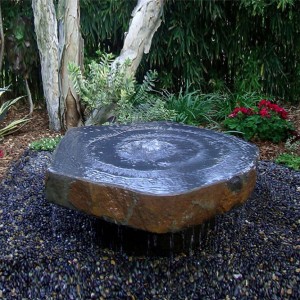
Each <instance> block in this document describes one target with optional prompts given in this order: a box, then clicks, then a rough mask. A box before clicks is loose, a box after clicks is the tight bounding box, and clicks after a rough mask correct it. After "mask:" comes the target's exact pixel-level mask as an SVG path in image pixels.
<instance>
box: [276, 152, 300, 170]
mask: <svg viewBox="0 0 300 300" xmlns="http://www.w3.org/2000/svg"><path fill="white" fill-rule="evenodd" d="M275 161H276V162H277V163H278V164H284V165H287V166H288V167H290V168H292V169H294V170H296V171H299V170H300V156H299V155H295V154H291V153H283V154H281V155H279V156H278V157H277V158H276V159H275Z"/></svg>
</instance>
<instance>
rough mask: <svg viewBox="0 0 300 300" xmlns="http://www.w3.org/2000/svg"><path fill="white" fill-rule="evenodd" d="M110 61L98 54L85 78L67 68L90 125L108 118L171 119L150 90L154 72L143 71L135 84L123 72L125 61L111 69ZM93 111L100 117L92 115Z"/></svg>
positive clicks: (109, 57) (109, 56)
mask: <svg viewBox="0 0 300 300" xmlns="http://www.w3.org/2000/svg"><path fill="white" fill-rule="evenodd" d="M112 62H113V55H112V54H105V53H104V54H101V55H100V63H97V62H96V61H91V63H90V64H89V66H88V71H87V73H86V74H87V75H86V76H83V74H82V73H81V70H80V68H79V67H78V66H76V65H74V64H70V65H69V72H70V75H71V79H72V81H73V84H74V88H75V89H76V91H77V92H78V93H79V95H80V96H81V97H82V100H83V102H84V103H85V104H86V106H87V110H86V117H87V118H91V119H92V122H91V124H103V123H106V122H107V121H108V120H109V119H113V120H115V121H116V122H118V123H130V122H137V121H153V120H167V119H171V118H172V117H173V116H174V111H172V110H169V109H167V108H166V105H165V102H164V101H163V99H162V98H161V97H160V94H159V93H158V92H157V91H155V90H154V82H155V80H156V78H157V73H156V72H154V71H149V72H147V74H146V75H145V77H144V81H143V83H142V84H138V83H137V82H136V80H135V78H134V77H133V76H132V75H131V74H128V73H127V72H126V69H127V66H128V64H129V63H130V62H129V61H127V62H125V64H123V65H117V66H114V67H112ZM101 110H102V112H103V113H102V114H101ZM95 111H98V112H99V111H100V114H98V113H95V114H93V112H95ZM88 124H89V125H90V122H89V123H88Z"/></svg>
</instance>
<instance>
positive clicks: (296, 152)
mask: <svg viewBox="0 0 300 300" xmlns="http://www.w3.org/2000/svg"><path fill="white" fill-rule="evenodd" d="M294 134H295V135H294V136H293V137H291V138H289V139H288V140H287V141H286V143H285V150H286V152H285V153H282V154H280V155H279V156H278V157H277V158H276V159H275V161H276V162H277V163H279V164H284V165H287V166H288V167H290V168H292V169H294V170H297V171H299V170H300V136H299V134H297V133H296V132H294Z"/></svg>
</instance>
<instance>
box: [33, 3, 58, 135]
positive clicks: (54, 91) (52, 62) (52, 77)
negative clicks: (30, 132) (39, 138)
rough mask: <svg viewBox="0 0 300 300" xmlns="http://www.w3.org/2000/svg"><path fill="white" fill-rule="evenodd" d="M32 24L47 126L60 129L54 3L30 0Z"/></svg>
mask: <svg viewBox="0 0 300 300" xmlns="http://www.w3.org/2000/svg"><path fill="white" fill-rule="evenodd" d="M32 9H33V14H34V26H35V32H36V37H37V44H38V48H39V54H40V60H41V73H42V80H43V90H44V95H45V98H46V104H47V110H48V116H49V127H50V129H52V130H56V131H59V130H60V129H61V124H60V116H59V94H60V92H59V82H58V67H59V66H58V37H57V19H56V13H55V8H54V4H53V2H52V1H49V0H32Z"/></svg>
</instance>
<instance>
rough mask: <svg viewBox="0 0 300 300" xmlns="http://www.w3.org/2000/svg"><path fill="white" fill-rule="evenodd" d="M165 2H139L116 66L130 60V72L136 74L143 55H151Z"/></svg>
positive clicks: (151, 0) (162, 0)
mask: <svg viewBox="0 0 300 300" xmlns="http://www.w3.org/2000/svg"><path fill="white" fill-rule="evenodd" d="M164 2H165V0H138V3H137V5H136V7H135V8H134V10H133V12H132V19H131V22H130V25H129V30H128V33H127V35H126V37H125V41H124V45H123V48H122V50H121V53H120V56H119V57H117V58H116V60H115V61H114V65H117V64H123V63H124V62H125V61H126V60H127V59H130V61H131V65H130V67H129V68H128V72H130V73H131V74H133V75H134V74H135V73H136V70H137V68H138V66H139V64H140V62H141V59H142V57H143V54H144V53H145V54H147V53H149V50H150V47H151V42H152V38H153V35H154V33H155V32H156V31H157V29H158V28H159V26H160V24H161V16H162V12H163V5H164Z"/></svg>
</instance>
